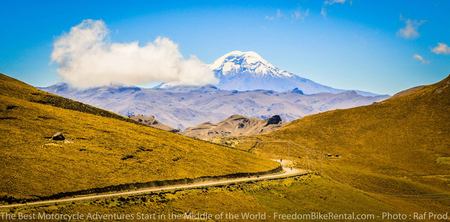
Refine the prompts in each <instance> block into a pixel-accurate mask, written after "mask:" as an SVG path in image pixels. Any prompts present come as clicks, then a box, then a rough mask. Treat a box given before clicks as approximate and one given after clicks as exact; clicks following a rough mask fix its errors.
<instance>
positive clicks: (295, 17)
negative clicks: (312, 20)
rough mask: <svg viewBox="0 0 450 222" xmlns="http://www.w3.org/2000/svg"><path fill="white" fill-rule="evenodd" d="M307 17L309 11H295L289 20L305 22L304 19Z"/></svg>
mask: <svg viewBox="0 0 450 222" xmlns="http://www.w3.org/2000/svg"><path fill="white" fill-rule="evenodd" d="M308 16H309V9H306V10H305V11H302V10H300V9H297V10H295V11H294V12H292V14H291V18H292V19H293V20H300V21H303V20H305V18H306V17H308Z"/></svg>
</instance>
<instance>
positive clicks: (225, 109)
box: [41, 83, 387, 130]
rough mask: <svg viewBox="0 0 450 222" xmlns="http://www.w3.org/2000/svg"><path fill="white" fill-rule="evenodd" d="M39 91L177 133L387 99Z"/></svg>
mask: <svg viewBox="0 0 450 222" xmlns="http://www.w3.org/2000/svg"><path fill="white" fill-rule="evenodd" d="M41 89H42V90H44V91H47V92H51V93H55V94H58V95H61V96H64V97H67V98H71V99H74V100H78V101H81V102H84V103H87V104H90V105H93V106H97V107H100V108H103V109H106V110H110V111H113V112H116V113H119V114H121V115H124V116H129V115H137V114H143V115H146V116H155V118H156V119H157V120H158V121H159V122H160V123H162V124H165V125H168V126H170V127H172V128H174V129H181V130H183V129H185V128H187V127H193V126H197V125H199V124H201V123H204V122H208V121H209V122H219V121H222V120H224V119H226V118H227V117H229V116H230V115H232V114H239V115H243V116H247V117H256V118H261V119H267V118H269V117H271V116H273V115H280V116H281V118H282V119H283V121H285V122H286V121H291V120H294V119H297V118H300V117H303V116H306V115H311V114H315V113H319V112H324V111H328V110H333V109H344V108H350V107H355V106H362V105H369V104H372V103H373V102H377V101H380V100H383V99H385V98H387V96H370V97H369V96H362V95H359V94H358V93H356V92H355V91H345V92H342V93H338V94H331V93H319V94H313V95H303V93H302V91H301V90H300V89H296V90H295V89H294V90H291V91H288V92H276V91H273V90H252V91H237V90H222V89H219V88H217V87H216V86H211V85H208V86H203V87H183V86H177V87H169V88H140V87H120V86H105V87H96V88H90V89H76V88H73V87H71V86H69V85H68V84H65V83H62V84H56V85H53V86H50V87H45V88H41Z"/></svg>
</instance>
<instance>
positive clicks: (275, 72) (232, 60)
mask: <svg viewBox="0 0 450 222" xmlns="http://www.w3.org/2000/svg"><path fill="white" fill-rule="evenodd" d="M210 68H211V69H212V70H213V71H215V72H217V73H220V74H222V75H228V74H239V73H249V74H256V75H271V76H277V77H291V76H292V75H293V74H292V73H289V72H287V71H283V70H280V69H278V68H277V67H275V66H274V65H272V64H271V63H270V62H268V61H267V60H265V59H264V58H263V57H261V56H260V55H259V54H258V53H256V52H253V51H248V52H242V51H237V50H235V51H231V52H229V53H227V54H225V55H223V56H221V57H220V58H218V59H217V60H216V61H214V62H213V63H212V64H210Z"/></svg>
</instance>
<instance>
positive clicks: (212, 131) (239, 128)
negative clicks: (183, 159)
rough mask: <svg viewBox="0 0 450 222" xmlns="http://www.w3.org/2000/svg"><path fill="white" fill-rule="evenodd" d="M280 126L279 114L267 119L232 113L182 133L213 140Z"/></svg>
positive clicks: (247, 134) (248, 134) (257, 132)
mask: <svg viewBox="0 0 450 222" xmlns="http://www.w3.org/2000/svg"><path fill="white" fill-rule="evenodd" d="M281 126H282V121H281V117H280V116H277V115H276V116H272V117H270V118H269V119H267V120H262V119H257V118H247V117H245V116H241V115H232V116H230V117H228V118H227V119H225V120H223V121H220V122H218V123H216V124H214V123H210V122H206V123H202V124H200V125H198V126H196V127H189V128H187V129H186V130H185V131H183V135H186V136H189V137H195V138H199V139H203V140H210V141H213V140H214V139H215V138H218V139H219V138H223V137H236V136H251V135H257V134H261V133H266V132H270V131H273V130H275V129H278V128H280V127H281Z"/></svg>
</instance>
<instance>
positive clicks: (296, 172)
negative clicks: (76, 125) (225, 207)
mask: <svg viewBox="0 0 450 222" xmlns="http://www.w3.org/2000/svg"><path fill="white" fill-rule="evenodd" d="M277 162H280V161H277ZM281 165H282V167H283V172H281V173H276V174H268V175H264V176H252V177H243V178H234V179H218V180H214V181H205V182H198V183H189V184H179V185H171V186H160V187H152V188H143V189H138V190H130V191H117V192H113V193H104V194H92V195H86V196H75V197H68V198H62V199H55V200H43V201H36V202H28V203H20V204H9V205H1V206H0V208H13V207H23V206H33V205H51V204H56V203H63V202H73V201H83V200H92V199H101V198H108V197H118V196H133V195H138V194H145V193H153V192H160V191H169V190H184V189H193V188H201V187H212V186H220V185H228V184H236V183H245V182H251V181H260V180H272V179H280V178H287V177H293V176H300V175H305V174H307V173H308V172H307V171H306V170H300V169H296V168H292V167H290V166H289V165H290V161H288V160H283V161H282V162H281Z"/></svg>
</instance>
